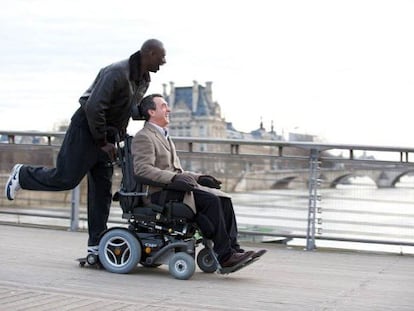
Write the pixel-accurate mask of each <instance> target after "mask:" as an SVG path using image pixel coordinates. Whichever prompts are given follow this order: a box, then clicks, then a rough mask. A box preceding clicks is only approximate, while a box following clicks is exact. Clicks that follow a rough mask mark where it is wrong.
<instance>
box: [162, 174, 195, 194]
mask: <svg viewBox="0 0 414 311" xmlns="http://www.w3.org/2000/svg"><path fill="white" fill-rule="evenodd" d="M196 186H197V181H196V180H195V178H194V177H193V176H192V175H190V174H186V173H182V174H176V175H175V176H174V177H173V179H172V180H171V184H168V186H167V189H171V190H177V191H184V192H188V191H192V190H193V189H194V188H195V187H196Z"/></svg>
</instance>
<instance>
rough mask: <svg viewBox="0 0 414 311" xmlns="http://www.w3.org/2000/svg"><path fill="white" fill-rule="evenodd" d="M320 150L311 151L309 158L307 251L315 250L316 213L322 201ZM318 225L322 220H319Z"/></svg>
mask: <svg viewBox="0 0 414 311" xmlns="http://www.w3.org/2000/svg"><path fill="white" fill-rule="evenodd" d="M319 172H320V168H319V150H317V149H311V152H310V156H309V206H308V228H307V233H306V250H308V251H310V250H314V249H315V248H316V245H315V232H316V221H317V219H316V213H317V212H319V210H318V208H319V207H318V202H320V201H321V196H320V194H319V191H318V190H319V186H320V182H321V181H320V179H319ZM318 223H320V220H319V219H318Z"/></svg>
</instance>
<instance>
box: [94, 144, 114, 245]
mask: <svg viewBox="0 0 414 311" xmlns="http://www.w3.org/2000/svg"><path fill="white" fill-rule="evenodd" d="M113 171H114V169H113V166H112V164H111V163H110V161H109V157H108V155H107V154H106V153H104V152H103V151H101V152H100V153H99V156H98V163H97V164H96V165H95V166H94V167H93V168H91V169H90V171H89V172H88V231H89V240H88V246H94V245H98V244H99V237H100V235H101V233H102V232H103V231H105V230H106V229H107V226H106V223H107V221H108V216H109V211H110V207H111V202H112V175H113Z"/></svg>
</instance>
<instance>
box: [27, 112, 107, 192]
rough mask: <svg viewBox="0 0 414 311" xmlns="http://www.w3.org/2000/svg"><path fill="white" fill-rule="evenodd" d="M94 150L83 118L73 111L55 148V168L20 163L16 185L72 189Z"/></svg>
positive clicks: (89, 164) (91, 160)
mask: <svg viewBox="0 0 414 311" xmlns="http://www.w3.org/2000/svg"><path fill="white" fill-rule="evenodd" d="M98 151H99V148H98V147H97V146H96V144H95V143H94V141H93V139H92V136H91V134H90V132H89V128H88V124H87V122H86V118H84V116H82V114H80V113H79V112H77V113H75V115H74V117H73V118H72V122H71V125H70V126H69V128H68V130H67V132H66V135H65V139H64V141H63V143H62V146H61V148H60V150H59V154H58V157H57V161H56V168H46V167H36V166H30V165H23V167H22V168H21V169H20V174H19V183H20V186H21V187H22V189H27V190H41V191H62V190H69V189H73V188H74V187H76V186H77V185H78V184H79V182H80V181H81V180H82V178H83V177H84V176H85V175H86V173H87V172H88V170H89V168H90V167H92V166H93V165H94V164H95V162H96V159H97V152H98Z"/></svg>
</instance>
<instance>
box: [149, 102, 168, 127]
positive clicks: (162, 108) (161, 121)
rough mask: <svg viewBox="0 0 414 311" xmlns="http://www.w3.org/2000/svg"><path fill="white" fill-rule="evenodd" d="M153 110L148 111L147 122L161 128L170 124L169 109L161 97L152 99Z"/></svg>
mask: <svg viewBox="0 0 414 311" xmlns="http://www.w3.org/2000/svg"><path fill="white" fill-rule="evenodd" d="M153 101H154V104H155V109H150V110H148V114H149V116H150V118H149V121H151V122H152V123H155V124H157V125H158V126H161V127H167V125H168V124H169V123H170V112H171V109H170V107H169V106H168V103H167V102H166V101H165V99H164V98H162V97H154V99H153Z"/></svg>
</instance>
